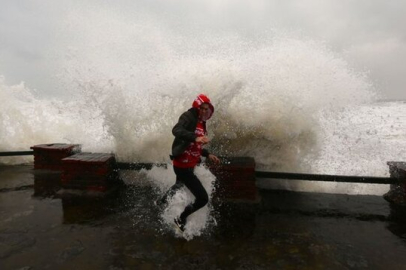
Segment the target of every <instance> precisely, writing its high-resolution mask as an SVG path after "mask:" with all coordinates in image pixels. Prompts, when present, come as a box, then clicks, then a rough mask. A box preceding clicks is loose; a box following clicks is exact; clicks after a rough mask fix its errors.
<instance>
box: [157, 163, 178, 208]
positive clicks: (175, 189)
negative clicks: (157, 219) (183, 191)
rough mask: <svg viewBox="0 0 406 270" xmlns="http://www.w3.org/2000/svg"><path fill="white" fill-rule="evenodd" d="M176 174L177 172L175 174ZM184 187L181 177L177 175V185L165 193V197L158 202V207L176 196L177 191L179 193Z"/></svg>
mask: <svg viewBox="0 0 406 270" xmlns="http://www.w3.org/2000/svg"><path fill="white" fill-rule="evenodd" d="M174 169H175V167H174ZM175 174H176V172H175ZM182 186H183V183H182V181H181V180H180V179H179V176H178V175H177V174H176V182H175V184H174V185H173V186H172V187H170V188H169V189H168V191H166V192H165V194H164V196H162V198H160V199H159V200H157V201H156V204H157V205H163V204H165V203H167V202H168V199H169V198H170V197H172V196H173V195H175V193H176V191H178V190H179V189H180V188H181V187H182Z"/></svg>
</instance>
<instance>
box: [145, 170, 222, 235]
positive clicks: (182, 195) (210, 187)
mask: <svg viewBox="0 0 406 270" xmlns="http://www.w3.org/2000/svg"><path fill="white" fill-rule="evenodd" d="M195 174H196V176H197V177H198V178H199V180H200V181H201V183H202V185H203V187H204V188H205V190H206V191H207V194H208V195H209V200H210V199H211V197H212V195H213V192H214V182H215V180H216V178H215V176H214V175H213V174H212V173H211V172H210V171H209V170H208V169H207V168H206V167H204V166H197V167H196V168H195ZM146 176H147V178H148V179H150V180H151V181H152V184H153V185H154V186H156V187H157V189H158V190H159V191H158V192H157V199H158V198H160V197H161V196H162V195H163V194H164V193H165V192H166V191H167V190H168V189H169V188H170V187H171V186H172V185H173V184H175V179H176V176H175V173H174V172H173V168H172V166H170V165H168V168H162V167H153V168H152V169H151V170H150V171H148V172H147V174H146ZM194 200H195V198H194V196H193V194H191V193H190V191H189V190H188V189H187V188H186V187H182V188H181V189H180V190H178V191H177V192H176V193H175V194H174V195H173V196H172V197H171V198H169V199H168V204H167V206H166V208H165V209H164V210H163V212H162V214H161V216H160V218H161V219H162V221H163V222H164V224H166V227H168V228H169V229H173V225H174V223H173V221H174V219H175V218H176V217H179V215H180V214H181V213H182V211H183V210H184V209H185V207H186V206H187V205H188V204H190V203H193V201H194ZM212 211H213V209H212V205H211V203H210V202H209V203H208V204H207V205H206V206H204V207H203V208H201V209H199V210H198V211H196V212H195V213H193V214H192V215H190V216H189V217H188V219H187V224H186V227H185V231H184V233H183V235H182V237H184V238H185V239H187V240H191V239H193V238H194V237H196V236H200V235H201V234H202V233H203V232H205V229H206V228H207V227H208V226H209V225H210V224H215V223H216V221H215V218H214V217H213V215H212Z"/></svg>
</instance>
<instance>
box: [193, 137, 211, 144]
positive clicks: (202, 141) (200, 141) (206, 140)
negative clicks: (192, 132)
mask: <svg viewBox="0 0 406 270" xmlns="http://www.w3.org/2000/svg"><path fill="white" fill-rule="evenodd" d="M195 141H196V142H197V143H201V144H206V143H209V141H210V140H209V138H207V137H206V136H201V137H197V138H196V140H195Z"/></svg>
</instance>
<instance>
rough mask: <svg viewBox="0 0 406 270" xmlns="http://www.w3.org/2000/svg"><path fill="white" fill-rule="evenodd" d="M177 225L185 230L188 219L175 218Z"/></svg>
mask: <svg viewBox="0 0 406 270" xmlns="http://www.w3.org/2000/svg"><path fill="white" fill-rule="evenodd" d="M174 222H175V225H176V226H177V227H178V228H179V230H181V231H182V232H184V231H185V226H186V221H184V222H182V220H181V219H180V218H175V220H174Z"/></svg>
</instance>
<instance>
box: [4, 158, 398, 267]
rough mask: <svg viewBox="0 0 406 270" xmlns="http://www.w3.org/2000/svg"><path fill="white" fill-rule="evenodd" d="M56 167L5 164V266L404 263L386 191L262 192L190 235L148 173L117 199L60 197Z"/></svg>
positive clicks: (224, 207)
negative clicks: (160, 203)
mask: <svg viewBox="0 0 406 270" xmlns="http://www.w3.org/2000/svg"><path fill="white" fill-rule="evenodd" d="M59 177H60V175H59V174H58V173H50V172H43V171H38V172H35V171H34V170H33V168H32V166H29V165H27V166H0V269H5V270H8V269H405V268H406V256H405V254H406V226H405V225H406V221H405V217H406V215H405V214H404V213H403V212H402V211H403V210H402V209H393V208H391V207H390V206H389V204H388V203H387V202H386V201H385V200H384V199H383V198H382V197H380V196H365V195H363V196H348V195H332V194H316V193H293V192H286V191H269V190H268V191H266V190H261V197H262V200H261V202H260V203H259V204H241V203H239V204H237V203H231V202H221V201H213V202H212V203H213V209H214V211H213V215H214V217H215V219H216V220H217V224H209V226H208V227H207V228H206V229H205V230H204V232H203V234H202V235H201V236H199V237H195V238H194V239H193V240H190V241H186V240H184V239H182V238H178V237H176V236H175V235H174V233H173V231H172V229H171V228H168V226H167V225H165V224H162V222H161V221H160V219H159V211H160V210H159V209H158V208H156V207H155V206H154V205H153V204H152V203H151V202H153V200H154V199H155V198H156V193H155V191H154V189H153V188H152V187H151V186H149V185H148V184H146V182H145V181H142V179H141V180H140V181H139V185H138V184H134V183H137V181H133V182H132V183H133V184H132V185H128V186H125V187H123V188H121V189H119V190H117V191H116V192H115V193H111V194H110V196H107V197H104V198H101V197H92V198H88V199H78V198H75V197H72V198H58V197H55V192H56V191H57V190H58V189H59V186H58V184H57V183H56V184H55V179H56V181H57V179H58V178H59Z"/></svg>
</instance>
